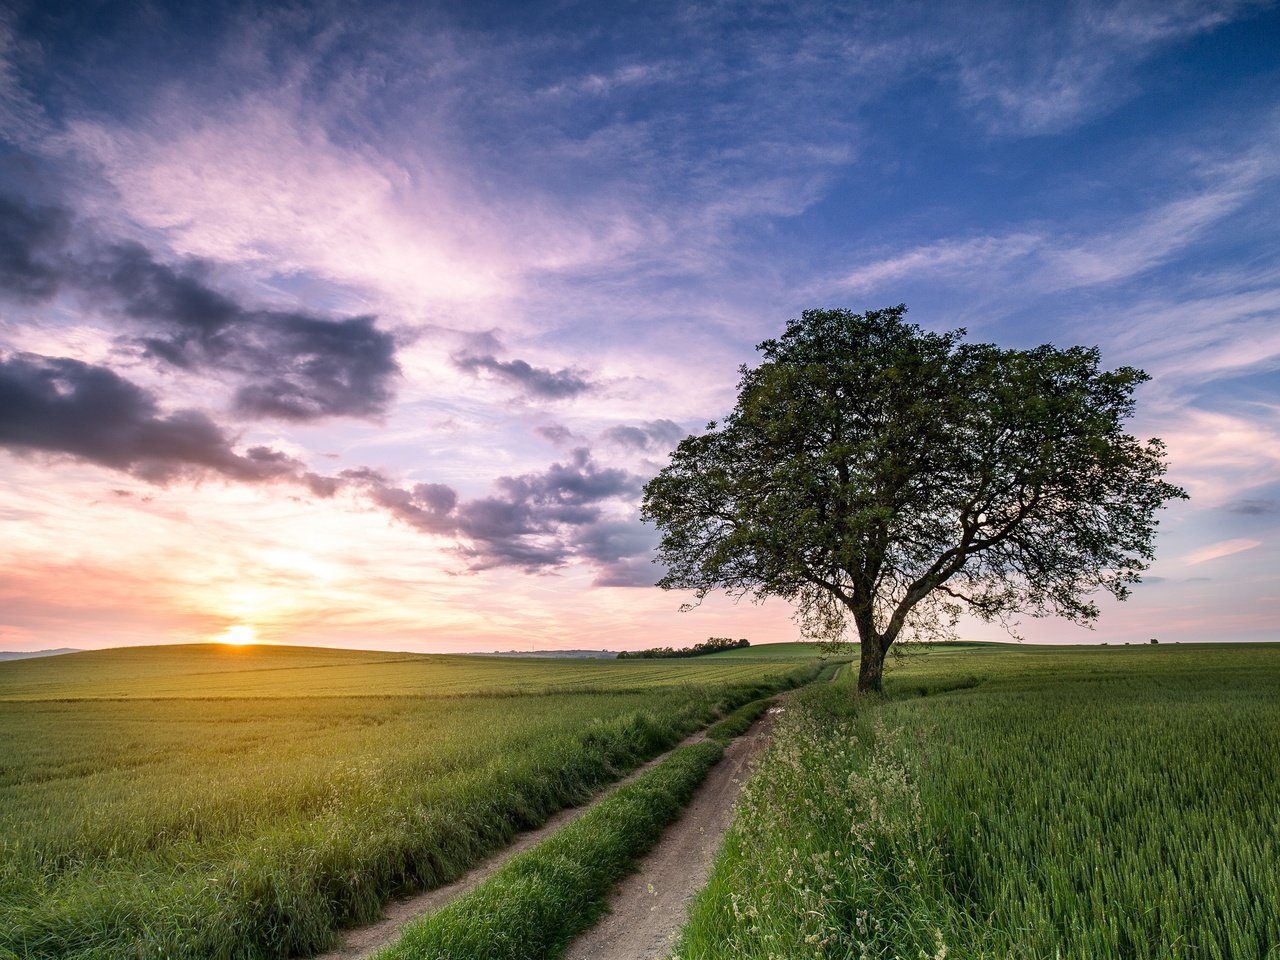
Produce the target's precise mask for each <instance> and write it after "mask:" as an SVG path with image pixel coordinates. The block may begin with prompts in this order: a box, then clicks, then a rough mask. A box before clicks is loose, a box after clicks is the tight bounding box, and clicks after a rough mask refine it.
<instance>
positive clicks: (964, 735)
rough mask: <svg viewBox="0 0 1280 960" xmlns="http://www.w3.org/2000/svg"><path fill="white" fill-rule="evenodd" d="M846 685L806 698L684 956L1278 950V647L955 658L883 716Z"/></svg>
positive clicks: (1037, 959)
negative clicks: (853, 693)
mask: <svg viewBox="0 0 1280 960" xmlns="http://www.w3.org/2000/svg"><path fill="white" fill-rule="evenodd" d="M849 680H851V676H850V672H846V675H845V677H842V680H841V682H840V683H837V684H835V685H817V686H815V687H812V688H809V689H808V690H806V691H804V692H802V693H801V694H799V695H797V697H796V698H794V699H793V704H792V709H790V710H788V712H787V713H786V714H785V715H784V718H783V722H782V723H780V725H779V728H778V730H777V733H776V735H775V738H774V742H773V745H772V747H771V749H770V752H769V754H768V757H767V758H766V761H765V764H764V766H763V767H762V770H761V772H760V773H759V774H758V775H757V777H756V778H755V779H754V780H752V781H751V782H750V784H749V785H748V788H747V791H746V793H745V795H744V801H743V804H742V807H741V810H740V813H739V817H738V820H737V822H736V824H735V827H734V830H733V831H732V832H731V834H730V837H729V839H728V840H727V842H726V846H725V850H724V851H723V853H722V855H721V858H720V860H719V861H718V863H717V867H716V871H715V873H714V875H713V877H712V880H711V883H710V884H709V886H708V887H707V889H706V890H705V891H704V893H703V895H702V896H701V897H700V898H699V900H698V901H697V903H696V906H695V908H694V910H693V912H692V918H691V922H690V924H689V926H688V927H687V929H686V931H685V934H684V940H683V942H682V945H681V949H680V951H679V954H678V955H679V957H680V958H681V960H694V958H713V957H714V958H730V957H732V958H740V957H741V958H766V957H767V958H802V957H803V958H813V957H833V958H835V957H839V958H846V957H857V958H863V957H866V958H891V957H910V958H918V957H925V958H942V957H946V958H951V960H956V958H991V960H997V958H1001V960H1003V958H1026V960H1041V958H1043V960H1101V958H1133V960H1179V958H1187V960H1204V958H1220V960H1230V958H1250V960H1253V958H1268V960H1274V958H1277V957H1280V907H1278V906H1277V905H1278V904H1280V826H1278V825H1280V765H1278V763H1277V760H1278V759H1280V645H1275V644H1268V645H1226V644H1212V645H1211V644H1199V645H1179V646H1169V645H1165V646H1158V647H1156V646H1135V647H1111V648H1097V647H1093V648H1034V647H1018V646H1011V645H1000V646H991V647H986V646H975V645H946V646H941V647H938V648H935V649H934V652H932V653H929V654H928V655H925V656H917V657H914V658H911V659H910V660H908V661H907V662H906V663H905V664H903V665H901V666H900V667H898V668H896V669H895V670H893V671H892V672H891V673H890V674H889V675H888V676H887V678H886V691H887V692H888V695H889V697H888V699H887V700H885V701H883V702H876V701H863V702H859V703H856V704H855V702H854V701H853V698H852V697H851V696H850V691H849V690H848V689H847V686H846V685H847V682H848V681H849ZM842 687H844V688H845V689H842Z"/></svg>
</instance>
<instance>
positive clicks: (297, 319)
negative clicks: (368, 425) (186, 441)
mask: <svg viewBox="0 0 1280 960" xmlns="http://www.w3.org/2000/svg"><path fill="white" fill-rule="evenodd" d="M71 225H72V217H71V215H70V214H69V213H68V212H67V211H65V210H62V209H60V208H57V207H52V206H42V207H32V206H29V205H26V204H24V203H22V202H20V201H13V200H10V199H5V198H3V197H0V290H4V291H6V292H7V293H9V295H10V296H14V297H17V298H19V299H22V300H28V301H29V300H47V299H50V298H52V297H53V296H55V295H56V294H57V293H59V292H60V291H64V290H66V291H73V292H75V293H77V294H78V295H80V296H82V297H86V298H88V299H89V300H91V301H92V303H93V304H94V306H95V307H97V308H99V309H104V310H108V311H113V312H115V313H117V314H118V315H119V316H121V317H122V318H124V319H126V320H127V321H130V322H131V324H133V325H136V326H137V327H139V328H141V335H139V336H133V337H129V338H126V341H125V342H127V343H129V344H131V345H133V346H134V347H136V348H138V349H139V350H141V352H142V354H143V355H144V356H146V357H148V358H150V359H152V360H154V361H157V362H159V363H161V364H164V365H167V366H172V367H177V368H179V369H182V370H191V371H207V372H211V373H216V374H221V375H228V374H229V375H231V376H232V377H234V378H235V380H236V381H239V382H240V386H239V387H238V389H237V390H236V393H235V399H234V409H235V411H236V412H237V413H238V414H240V415H241V416H244V417H249V418H276V419H284V420H295V421H297V420H316V419H321V418H325V417H376V416H378V415H380V414H381V413H383V412H384V411H385V410H386V408H387V405H388V404H389V403H390V402H391V399H392V388H393V384H394V381H395V378H396V377H397V376H398V375H399V372H400V368H399V366H398V364H397V363H396V357H395V354H396V343H395V339H394V338H393V337H392V336H391V335H390V334H389V333H386V332H385V331H382V330H379V329H378V328H377V327H376V325H375V320H374V318H373V317H369V316H359V317H348V318H342V319H330V318H326V317H321V316H316V315H312V314H309V313H304V312H298V311H287V310H256V309H252V308H249V307H246V306H244V305H242V304H240V303H238V302H237V301H235V300H234V299H232V298H230V297H228V296H226V295H225V294H222V293H220V292H218V291H217V290H215V289H213V288H212V287H211V286H210V285H209V282H208V276H207V275H208V267H207V266H206V265H205V264H203V263H201V262H200V261H188V262H185V263H182V264H179V265H171V264H166V263H161V262H159V261H157V260H156V259H155V257H154V256H153V255H152V254H151V252H150V251H149V250H148V249H147V248H146V247H144V246H142V245H141V244H138V243H132V242H130V243H115V244H108V245H98V246H97V248H96V249H95V250H94V251H93V252H92V253H84V254H73V253H72V251H71V250H70V248H69V246H68V242H69V237H70V231H71Z"/></svg>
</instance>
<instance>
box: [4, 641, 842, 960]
mask: <svg viewBox="0 0 1280 960" xmlns="http://www.w3.org/2000/svg"><path fill="white" fill-rule="evenodd" d="M228 633H230V631H228ZM234 635H242V634H234ZM798 653H799V655H798V656H795V657H780V658H771V659H762V660H759V661H742V660H729V661H717V660H715V659H714V658H710V657H709V658H704V661H705V662H697V661H688V660H667V661H648V662H644V661H636V662H628V661H622V662H618V661H605V660H590V661H581V660H578V661H574V660H525V659H519V658H501V657H466V656H433V655H415V654H407V653H389V652H378V651H353V650H331V649H321V648H305V647H286V646H277V645H272V644H261V643H255V644H241V645H235V646H233V645H228V644H226V643H216V644H213V643H211V644H199V645H186V646H168V647H135V648H127V649H119V650H101V651H89V652H84V653H73V654H67V655H65V656H61V657H47V658H40V659H35V660H23V661H15V662H12V663H0V916H3V917H4V918H5V922H4V923H0V958H8V957H17V956H21V957H24V958H32V960H53V958H55V957H56V958H59V960H68V958H76V960H90V958H92V960H105V958H109V957H136V956H168V957H172V958H175V960H178V958H185V960H196V958H199V960H207V958H211V957H261V958H266V957H278V956H292V955H302V954H309V953H314V952H315V951H316V950H317V949H320V948H321V947H323V946H326V945H327V944H329V942H330V937H331V931H332V930H333V929H334V928H335V927H337V926H340V925H344V924H350V923H354V922H359V921H367V920H370V919H373V918H374V917H376V916H378V915H379V914H380V912H381V909H382V904H383V902H384V901H385V900H386V899H387V898H388V897H390V896H391V895H392V894H393V893H396V892H404V891H407V890H412V889H418V888H422V887H429V886H436V885H439V884H440V883H442V882H445V881H446V880H449V879H452V878H454V877H455V876H457V874H458V873H460V872H461V871H462V870H463V869H464V868H466V867H467V866H469V865H470V864H472V863H474V862H475V861H476V860H477V859H479V858H481V857H483V856H484V855H486V854H487V853H489V852H491V851H493V850H495V849H497V848H499V847H501V846H503V845H505V844H506V843H507V842H509V841H510V839H511V837H512V835H513V834H514V833H515V832H516V831H517V830H520V829H524V828H527V827H529V826H533V825H536V824H539V823H541V822H542V821H543V820H545V819H546V817H547V816H549V815H550V814H551V813H552V812H554V811H555V810H558V809H560V808H562V807H564V806H566V805H570V804H574V803H579V802H581V801H582V800H583V799H585V798H586V797H589V796H590V795H591V794H592V793H594V792H595V791H596V790H598V789H599V788H600V787H601V786H602V785H603V784H605V783H608V782H610V781H612V780H614V779H616V778H617V777H618V776H620V775H621V774H622V773H624V772H626V771H628V770H630V769H632V768H633V767H635V766H636V765H637V764H638V763H640V762H641V761H643V760H645V759H647V758H649V757H651V756H653V755H654V754H656V753H658V752H659V751H661V750H663V749H665V748H667V747H669V746H671V745H673V744H674V743H676V742H677V741H678V740H680V739H681V738H683V737H684V736H686V735H687V734H689V733H691V732H692V731H693V730H695V729H698V728H700V727H703V726H705V725H707V724H708V723H711V722H712V721H714V720H716V719H718V718H720V717H722V716H724V715H725V714H727V713H728V712H730V711H731V710H733V709H734V708H736V707H738V706H739V705H741V704H743V703H745V702H747V701H749V700H753V699H756V698H757V697H759V696H760V695H761V694H764V693H768V692H770V691H773V690H777V689H780V688H785V687H787V686H789V685H791V684H793V683H795V682H799V681H801V680H805V679H809V678H811V677H812V676H814V675H815V674H816V673H817V671H818V670H819V669H820V664H819V662H818V661H817V660H816V658H813V657H811V656H806V655H805V654H806V653H807V651H798Z"/></svg>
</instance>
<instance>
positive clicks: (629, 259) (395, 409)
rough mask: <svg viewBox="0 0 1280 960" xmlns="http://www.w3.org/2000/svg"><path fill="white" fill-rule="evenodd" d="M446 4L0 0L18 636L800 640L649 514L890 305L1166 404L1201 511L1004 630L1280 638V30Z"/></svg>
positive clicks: (5, 418) (1098, 7)
mask: <svg viewBox="0 0 1280 960" xmlns="http://www.w3.org/2000/svg"><path fill="white" fill-rule="evenodd" d="M458 6H459V5H438V6H434V7H433V6H430V5H421V4H406V5H403V6H399V5H393V4H378V3H373V4H368V5H365V6H364V7H363V8H362V9H360V10H359V11H356V10H354V9H353V8H351V7H350V5H339V4H332V5H324V4H308V5H305V6H304V7H294V8H286V7H282V6H279V5H261V6H255V5H244V4H237V3H226V4H198V5H197V4H174V5H165V4H140V3H133V4H113V3H102V4H91V3H75V4H57V3H50V2H42V3H32V4H26V3H9V4H7V5H5V6H3V7H0V134H2V137H3V142H2V146H0V364H3V366H2V367H0V398H3V399H4V401H5V405H6V406H7V407H8V409H7V410H0V464H3V469H2V470H0V517H3V522H4V525H5V530H6V536H5V537H4V538H3V539H2V541H0V599H2V601H3V602H0V608H2V609H3V610H4V611H5V612H4V613H3V614H0V648H4V649H36V648H40V647H54V646H64V645H65V646H97V645H106V644H120V643H147V642H166V641H175V640H198V639H207V638H210V637H215V636H219V635H222V634H223V633H224V631H226V630H228V629H231V628H233V627H248V628H251V629H253V630H254V631H255V632H256V634H257V635H258V636H259V637H261V638H263V639H271V640H277V641H285V642H313V643H329V644H339V645H347V646H373V647H386V646H390V647H395V648H410V649H421V650H441V649H492V648H495V647H497V648H502V649H508V648H511V647H525V646H528V647H598V646H614V647H618V646H631V647H636V646H648V645H653V644H655V643H661V644H664V645H665V644H674V645H682V644H685V643H691V642H696V641H698V640H701V639H704V638H705V637H706V636H708V635H732V636H748V637H750V638H752V639H753V640H772V639H789V638H791V637H794V636H795V628H794V626H793V625H792V624H791V623H790V621H789V610H788V609H787V608H786V606H785V605H784V604H781V603H776V602H775V603H769V604H765V605H764V606H763V607H756V606H752V605H750V604H745V603H744V604H741V605H734V604H731V603H728V602H724V601H720V600H717V601H713V602H709V603H708V604H706V605H704V606H703V607H702V608H700V609H699V610H697V611H695V612H693V613H689V614H679V613H678V612H677V608H678V607H679V605H680V602H681V600H682V599H684V598H681V597H679V596H676V595H672V594H666V593H663V592H662V591H659V590H657V589H655V588H653V587H652V586H648V584H651V583H652V582H653V580H654V579H656V577H657V576H658V575H659V571H657V570H656V569H655V568H654V567H653V566H652V564H651V563H650V555H651V548H652V546H653V543H654V539H655V538H654V535H653V533H652V531H650V530H646V529H645V528H644V527H643V526H642V525H641V524H640V523H639V520H638V517H637V502H638V491H639V489H640V487H641V486H642V485H643V482H644V481H645V480H646V479H647V478H648V477H650V476H652V475H653V473H654V472H656V471H657V470H658V469H659V468H660V467H661V465H662V464H663V462H664V460H665V457H666V455H667V453H668V452H669V450H670V449H671V447H672V446H673V445H674V443H675V442H676V441H677V440H678V439H679V438H680V437H681V436H683V435H684V434H686V433H688V432H691V431H694V430H697V429H699V428H700V427H701V426H702V425H703V424H704V423H705V422H706V421H707V420H709V419H713V418H717V417H719V416H722V415H723V414H724V413H725V412H727V410H728V409H729V408H730V407H731V406H732V403H733V399H734V392H735V385H736V381H737V373H736V370H737V367H738V365H739V364H741V363H744V362H746V363H750V362H752V361H753V356H754V352H753V347H754V344H755V343H757V342H758V341H760V340H762V339H764V338H765V337H768V336H771V335H774V334H776V333H777V332H779V331H780V330H781V329H782V327H783V325H784V324H785V322H786V320H787V319H788V318H789V317H793V316H796V315H798V314H799V312H800V311H801V310H803V309H805V308H808V307H814V306H848V307H852V308H854V309H858V310H861V309H865V308H874V307H879V306H884V305H889V304H895V303H899V302H905V303H907V304H908V305H909V307H910V309H911V314H910V316H911V319H912V320H914V321H915V322H916V323H919V324H921V325H923V326H925V327H927V328H931V329H937V330H943V329H952V328H955V327H961V326H963V327H966V328H967V329H968V330H969V335H970V337H971V338H974V339H980V340H991V341H995V342H997V343H1000V344H1002V345H1004V346H1029V345H1033V344H1037V343H1041V342H1046V341H1048V342H1053V343H1055V344H1058V345H1062V346H1065V345H1070V344H1075V343H1083V344H1089V345H1095V344H1096V345H1097V346H1099V347H1100V348H1101V350H1102V355H1103V360H1104V363H1105V364H1106V365H1108V366H1118V365H1121V364H1131V365H1135V366H1139V367H1142V368H1143V369H1145V370H1147V371H1148V372H1149V373H1151V374H1152V375H1153V378H1154V379H1153V381H1152V382H1151V383H1150V384H1148V385H1147V386H1145V387H1144V388H1142V391H1141V393H1140V397H1139V407H1138V409H1139V413H1138V416H1137V418H1136V420H1135V422H1134V424H1133V430H1134V432H1135V433H1137V434H1138V435H1140V436H1143V437H1147V436H1160V437H1162V438H1163V439H1164V440H1165V441H1166V442H1167V443H1168V445H1169V457H1170V464H1171V470H1170V478H1171V479H1172V480H1174V481H1175V482H1177V483H1179V484H1181V485H1183V486H1185V487H1186V488H1187V489H1188V490H1189V491H1190V492H1191V494H1192V499H1191V500H1190V501H1189V502H1186V503H1179V504H1175V505H1174V506H1173V507H1171V508H1170V509H1169V510H1168V511H1166V512H1165V513H1164V514H1163V515H1162V526H1161V537H1160V541H1159V559H1158V561H1157V563H1156V564H1155V565H1154V566H1153V568H1152V570H1151V575H1150V576H1149V577H1148V578H1147V582H1146V583H1144V584H1143V585H1141V586H1140V587H1139V588H1138V589H1137V590H1136V591H1135V594H1134V596H1133V598H1132V599H1131V600H1130V601H1129V602H1128V603H1127V604H1124V605H1114V604H1110V605H1104V613H1103V617H1102V620H1101V622H1100V624H1099V626H1098V629H1097V630H1096V631H1094V632H1093V633H1089V632H1087V631H1083V630H1081V629H1080V628H1078V627H1075V626H1072V625H1070V624H1062V623H1057V622H1053V621H1028V622H1025V623H1024V624H1023V625H1022V629H1021V633H1022V635H1023V636H1025V637H1026V638H1027V639H1028V640H1029V641H1042V642H1050V641H1058V642H1061V641H1081V642H1096V641H1099V640H1107V641H1108V642H1123V641H1125V640H1145V639H1146V638H1147V637H1149V636H1159V637H1161V638H1162V639H1170V640H1172V639H1182V640H1200V639H1204V640H1209V639H1275V638H1276V635H1275V628H1274V625H1275V623H1276V622H1277V620H1278V619H1280V582H1278V581H1280V573H1278V572H1277V571H1280V547H1278V546H1277V539H1278V538H1277V532H1278V530H1280V415H1278V414H1280V269H1278V265H1280V227H1278V226H1277V224H1278V223H1280V216H1277V210H1280V204H1278V203H1277V200H1278V199H1280V189H1278V186H1280V182H1278V174H1280V96H1278V94H1280V56H1277V54H1276V50H1277V49H1280V7H1277V5H1276V4H1274V3H1192V2H1185V3H1183V2H1159V3H1107V4H1101V3H1099V4H1092V3H1060V4H1021V3H1012V2H1004V3H952V4H923V3H921V4H912V3H891V4H890V3H886V4H859V5H847V6H849V7H851V8H852V10H850V9H844V7H845V6H846V5H833V4H822V3H813V4H804V3H797V4H778V5H763V4H750V5H748V4H718V3H701V4H693V3H683V4H679V3H678V4H660V3H644V4H572V3H559V4H510V5H507V4H470V5H466V9H465V11H462V12H460V11H459V10H457V9H454V8H455V7H458ZM964 631H965V633H966V635H968V636H975V637H985V638H1000V636H1001V634H1000V633H999V632H997V631H993V630H992V628H989V627H985V626H981V625H974V624H965V625H964Z"/></svg>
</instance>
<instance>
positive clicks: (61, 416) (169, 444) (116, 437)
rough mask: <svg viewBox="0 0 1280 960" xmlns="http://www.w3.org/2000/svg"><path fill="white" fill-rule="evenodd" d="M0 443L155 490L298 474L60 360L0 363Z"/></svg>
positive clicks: (287, 464) (95, 370)
mask: <svg viewBox="0 0 1280 960" xmlns="http://www.w3.org/2000/svg"><path fill="white" fill-rule="evenodd" d="M0 445H2V446H4V447H7V448H9V449H11V450H15V451H19V452H30V451H39V452H44V453H53V454H66V455H69V456H72V457H75V458H77V459H80V460H87V461H89V462H91V463H96V464H98V465H100V466H104V467H109V468H111V469H113V470H121V471H123V472H126V473H130V474H132V475H134V476H136V477H139V478H140V479H143V480H146V481H148V482H151V483H159V484H163V483H167V482H168V481H170V480H173V479H175V478H177V477H181V476H199V475H202V474H210V473H212V474H218V475H221V476H223V477H226V478H228V479H231V480H238V481H242V482H248V483H261V482H265V481H271V480H280V479H302V478H303V475H304V474H303V469H302V464H301V463H299V462H298V461H297V460H295V459H293V458H292V457H289V456H287V455H285V454H283V453H280V452H279V451H277V450H272V449H270V448H268V447H262V446H255V447H250V448H249V449H248V450H247V451H246V452H245V453H243V454H240V453H237V452H235V450H234V449H233V448H232V441H231V439H230V438H229V437H228V436H227V435H226V434H225V433H224V432H223V431H222V429H221V428H220V427H219V426H218V425H217V424H215V423H214V422H213V421H212V420H210V419H209V418H208V417H207V416H205V415H204V414H202V413H199V412H198V411H195V410H178V411H175V412H174V413H171V414H168V415H167V416H166V415H163V414H162V413H161V412H160V410H159V406H158V404H157V403H156V400H155V398H154V397H153V396H152V395H151V394H149V393H148V392H147V391H145V390H143V389H142V388H141V387H139V386H137V385H136V384H133V383H131V382H129V381H128V380H125V379H124V378H123V377H121V376H119V375H118V374H116V373H114V372H113V371H111V370H108V369H107V368H106V367H100V366H93V365H91V364H87V363H82V362H81V361H79V360H71V359H67V358H65V357H41V356H35V355H32V354H18V355H15V356H11V357H9V358H7V359H5V360H0Z"/></svg>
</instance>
